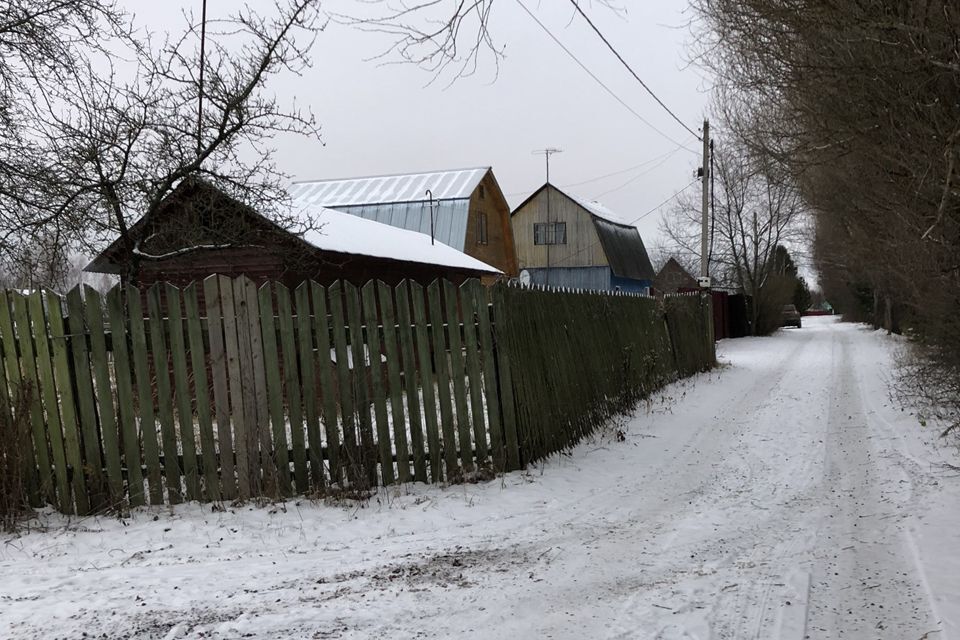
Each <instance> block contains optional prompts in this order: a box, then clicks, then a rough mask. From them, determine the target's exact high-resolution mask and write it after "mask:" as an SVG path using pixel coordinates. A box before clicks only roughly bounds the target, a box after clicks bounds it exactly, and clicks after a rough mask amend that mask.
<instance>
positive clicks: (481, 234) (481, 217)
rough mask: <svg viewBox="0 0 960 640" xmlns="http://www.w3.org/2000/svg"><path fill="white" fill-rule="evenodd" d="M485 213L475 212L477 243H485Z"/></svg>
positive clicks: (486, 240) (486, 239)
mask: <svg viewBox="0 0 960 640" xmlns="http://www.w3.org/2000/svg"><path fill="white" fill-rule="evenodd" d="M487 242H488V238H487V214H486V213H484V212H482V211H479V212H477V244H487Z"/></svg>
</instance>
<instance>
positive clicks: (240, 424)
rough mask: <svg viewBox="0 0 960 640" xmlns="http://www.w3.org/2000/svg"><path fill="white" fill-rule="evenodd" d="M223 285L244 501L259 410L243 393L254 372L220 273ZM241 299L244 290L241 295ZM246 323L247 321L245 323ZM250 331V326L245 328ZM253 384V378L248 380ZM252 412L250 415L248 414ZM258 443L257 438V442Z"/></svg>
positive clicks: (229, 287) (231, 293) (230, 287)
mask: <svg viewBox="0 0 960 640" xmlns="http://www.w3.org/2000/svg"><path fill="white" fill-rule="evenodd" d="M217 282H218V284H219V288H220V303H221V305H222V309H223V335H224V342H225V343H226V354H227V374H228V378H227V379H228V381H229V384H230V413H231V414H232V424H233V446H234V451H235V461H236V469H237V492H238V495H239V497H240V499H241V500H249V499H250V497H251V496H252V495H253V473H254V472H253V470H252V469H251V467H250V461H251V459H252V457H253V456H254V455H256V454H255V453H254V452H255V451H256V450H257V449H256V448H255V449H254V451H253V452H252V451H250V442H251V441H252V440H253V437H252V436H251V433H252V432H253V426H252V424H253V423H254V422H255V421H256V415H255V412H256V409H254V408H253V403H252V401H251V400H249V398H248V396H247V395H245V393H244V390H245V388H244V385H245V384H246V383H247V378H248V376H250V375H251V374H252V372H251V371H250V368H251V367H250V366H247V367H244V366H243V360H242V356H241V354H240V324H241V323H240V322H239V311H238V309H237V302H236V296H237V293H236V291H235V290H234V282H233V280H231V279H230V278H228V277H226V276H219V277H218V279H217ZM240 299H241V300H242V289H241V298H240ZM243 324H244V326H246V323H243ZM246 331H248V332H249V329H246ZM245 348H246V349H247V351H249V348H250V340H249V337H248V338H247V340H246V345H245ZM249 384H250V385H251V386H252V384H253V381H252V378H250V380H249ZM247 411H250V415H249V416H248V415H247ZM254 442H255V441H254Z"/></svg>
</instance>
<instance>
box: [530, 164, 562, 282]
mask: <svg viewBox="0 0 960 640" xmlns="http://www.w3.org/2000/svg"><path fill="white" fill-rule="evenodd" d="M555 153H563V149H554V148H552V147H547V148H546V149H541V150H539V151H534V152H533V154H534V155H537V156H540V155H542V156H543V157H544V159H546V161H547V224H546V227H545V230H546V232H545V233H544V243H545V244H546V247H547V271H546V284H547V286H549V285H550V244H551V243H550V242H549V237H550V236H549V233H548V232H549V231H551V229H550V156H552V155H553V154H555ZM534 235H536V233H534ZM553 240H554V242H556V240H557V234H556V230H554V233H553Z"/></svg>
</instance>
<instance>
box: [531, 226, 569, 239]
mask: <svg viewBox="0 0 960 640" xmlns="http://www.w3.org/2000/svg"><path fill="white" fill-rule="evenodd" d="M533 244H567V223H566V222H535V223H534V225H533Z"/></svg>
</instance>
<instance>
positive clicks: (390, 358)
mask: <svg viewBox="0 0 960 640" xmlns="http://www.w3.org/2000/svg"><path fill="white" fill-rule="evenodd" d="M376 289H377V297H378V300H379V302H380V315H381V317H382V318H383V346H384V356H385V357H386V359H387V363H386V365H387V383H388V386H389V392H390V417H391V419H392V421H393V438H394V445H395V446H396V451H397V479H398V480H399V481H400V482H409V481H410V478H411V473H410V450H409V447H408V446H407V420H406V416H405V412H404V410H403V386H402V385H401V383H400V351H399V349H398V344H397V326H396V313H395V312H394V306H393V292H392V289H391V288H390V287H389V286H387V284H386V283H384V282H377V284H376ZM412 410H413V407H411V411H412ZM416 410H417V414H419V413H420V403H419V402H418V403H417V405H416ZM421 455H422V452H421Z"/></svg>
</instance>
